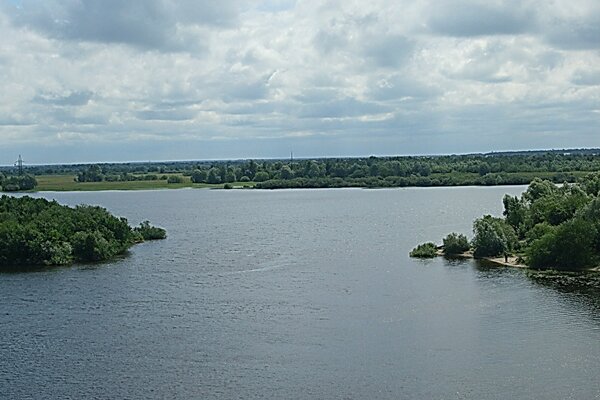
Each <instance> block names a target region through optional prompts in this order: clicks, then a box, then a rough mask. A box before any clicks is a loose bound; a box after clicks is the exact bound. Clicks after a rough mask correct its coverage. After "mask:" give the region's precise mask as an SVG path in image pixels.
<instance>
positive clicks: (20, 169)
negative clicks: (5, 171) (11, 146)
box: [15, 154, 23, 175]
mask: <svg viewBox="0 0 600 400" xmlns="http://www.w3.org/2000/svg"><path fill="white" fill-rule="evenodd" d="M15 166H16V167H17V168H18V170H19V175H23V158H21V155H20V154H19V159H18V160H17V161H16V162H15Z"/></svg>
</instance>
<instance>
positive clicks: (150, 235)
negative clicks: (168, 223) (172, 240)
mask: <svg viewBox="0 0 600 400" xmlns="http://www.w3.org/2000/svg"><path fill="white" fill-rule="evenodd" d="M133 230H134V232H136V233H139V234H140V235H141V237H142V239H143V240H158V239H164V238H166V237H167V231H165V230H164V229H162V228H158V227H156V226H152V225H150V222H149V221H144V222H142V223H141V224H140V226H138V227H136V228H133Z"/></svg>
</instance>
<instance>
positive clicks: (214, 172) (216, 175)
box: [207, 168, 222, 184]
mask: <svg viewBox="0 0 600 400" xmlns="http://www.w3.org/2000/svg"><path fill="white" fill-rule="evenodd" d="M207 180H208V183H212V184H216V183H222V180H221V175H220V171H219V169H218V168H211V169H209V170H208V178H207Z"/></svg>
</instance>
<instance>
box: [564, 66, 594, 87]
mask: <svg viewBox="0 0 600 400" xmlns="http://www.w3.org/2000/svg"><path fill="white" fill-rule="evenodd" d="M571 82H573V83H574V84H576V85H581V86H598V85H600V70H594V71H581V70H579V71H576V72H575V73H574V74H573V76H572V77H571Z"/></svg>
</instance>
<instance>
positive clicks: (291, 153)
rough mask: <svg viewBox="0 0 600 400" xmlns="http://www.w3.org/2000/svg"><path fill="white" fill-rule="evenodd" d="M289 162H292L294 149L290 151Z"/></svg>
mask: <svg viewBox="0 0 600 400" xmlns="http://www.w3.org/2000/svg"><path fill="white" fill-rule="evenodd" d="M290 162H294V150H292V151H290Z"/></svg>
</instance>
